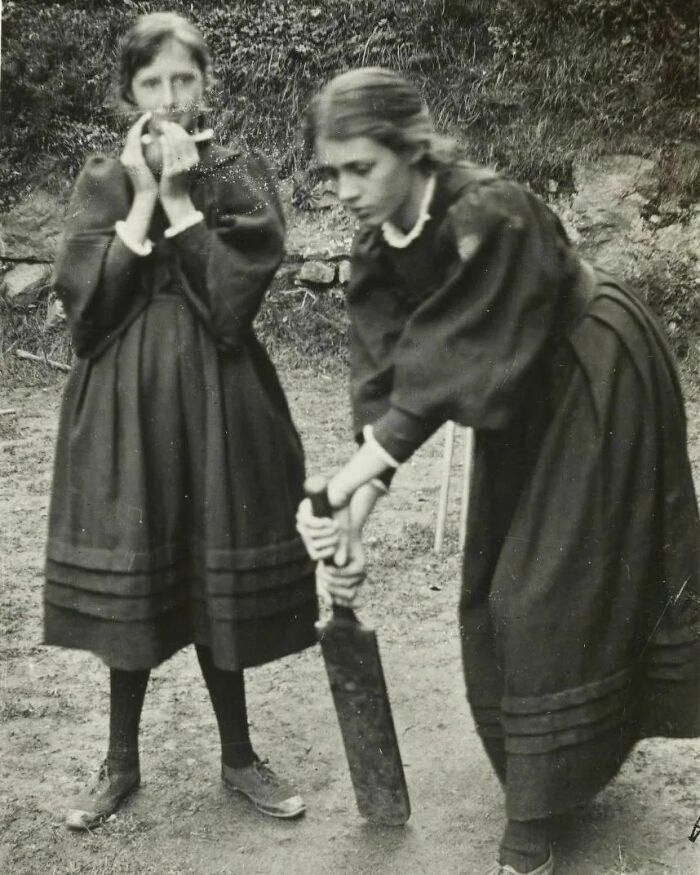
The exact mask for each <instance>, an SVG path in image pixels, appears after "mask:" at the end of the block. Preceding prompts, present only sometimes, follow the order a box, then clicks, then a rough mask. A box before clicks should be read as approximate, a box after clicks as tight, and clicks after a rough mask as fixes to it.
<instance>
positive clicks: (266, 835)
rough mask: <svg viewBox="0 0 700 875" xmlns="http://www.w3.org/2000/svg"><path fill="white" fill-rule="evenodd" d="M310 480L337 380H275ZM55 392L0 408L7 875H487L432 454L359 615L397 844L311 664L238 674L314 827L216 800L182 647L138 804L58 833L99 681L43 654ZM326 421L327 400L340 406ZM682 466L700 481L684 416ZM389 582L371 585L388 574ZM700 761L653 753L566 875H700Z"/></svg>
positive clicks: (157, 694)
mask: <svg viewBox="0 0 700 875" xmlns="http://www.w3.org/2000/svg"><path fill="white" fill-rule="evenodd" d="M285 382H286V384H287V387H288V395H289V400H290V403H291V406H292V409H293V411H294V415H295V418H296V420H297V423H298V425H299V427H300V429H301V431H302V435H303V438H304V442H305V444H306V446H307V448H313V456H314V465H313V467H314V469H315V470H319V469H320V470H322V471H323V470H325V471H330V470H332V468H333V466H334V465H335V464H336V463H337V462H339V461H340V460H341V459H342V458H343V456H344V455H345V454H346V452H347V450H348V448H349V446H350V442H349V435H348V433H347V431H346V430H345V427H344V423H346V422H347V416H346V411H345V410H344V409H343V410H340V411H339V410H337V409H335V408H334V407H333V406H332V405H331V404H330V403H329V399H338V398H343V397H344V395H345V387H344V385H342V381H341V380H340V379H338V378H334V377H322V376H318V375H315V374H312V373H311V372H299V371H296V372H294V373H291V374H287V375H286V380H285ZM59 395H60V387H58V386H56V387H51V388H49V389H44V390H36V389H32V390H22V389H20V390H15V391H12V392H9V393H8V392H3V393H0V396H1V397H0V408H8V407H11V408H15V409H16V411H17V413H16V415H14V414H4V415H2V416H0V612H1V616H2V640H1V643H0V648H1V661H0V671H1V672H2V674H1V675H0V690H1V693H2V715H3V719H2V725H1V727H0V739H1V745H2V748H1V749H2V758H1V760H0V794H1V795H0V873H12V875H24V873H26V875H78V873H85V875H107V873H117V875H156V873H157V875H239V873H240V875H254V873H255V875H276V873H289V875H301V873H308V872H313V871H317V872H323V873H325V872H329V873H387V875H399V873H402V875H403V873H409V875H413V873H415V875H419V873H430V875H480V873H482V872H483V871H485V870H486V869H487V868H488V864H489V863H490V861H491V859H492V857H493V854H494V851H495V848H496V843H497V840H498V837H499V835H500V831H501V828H502V816H503V815H502V800H501V794H500V790H499V787H498V785H497V782H496V780H495V778H494V777H493V775H492V774H491V771H490V768H489V766H488V764H487V761H486V758H485V756H484V754H483V753H482V750H481V747H480V744H479V742H478V739H477V737H476V735H475V732H474V727H473V724H472V721H471V718H470V717H469V714H468V710H467V706H466V702H465V698H464V693H463V688H462V679H461V669H460V663H459V649H458V639H457V631H456V605H457V598H458V581H459V561H458V555H457V550H456V536H455V532H456V525H457V523H456V498H457V496H456V493H457V491H458V490H457V489H455V490H454V493H455V494H454V496H453V498H454V501H453V505H452V516H451V521H450V533H451V534H450V540H449V542H448V545H447V546H448V549H447V551H446V553H445V554H443V555H442V556H440V557H436V556H434V555H433V554H432V553H431V552H430V545H431V541H432V530H433V524H434V513H435V507H436V499H437V483H438V477H439V462H440V454H441V446H440V443H439V442H437V441H434V442H433V443H432V444H430V445H428V446H426V447H424V448H423V449H422V450H421V452H420V453H419V454H417V456H416V457H415V459H414V460H413V461H412V463H411V464H410V465H408V466H406V469H405V470H403V471H401V472H400V474H399V476H398V477H397V479H396V482H395V487H394V489H393V491H392V495H391V496H390V497H389V498H388V499H386V500H385V505H384V508H383V511H382V513H380V514H378V516H377V518H376V520H375V521H374V523H373V528H372V529H371V531H370V532H369V540H370V544H371V548H370V554H371V555H370V558H371V559H372V560H373V564H374V567H375V568H376V569H377V573H376V577H375V579H374V580H373V581H372V582H371V584H370V585H368V587H367V588H366V595H365V602H364V606H363V609H362V615H363V617H364V618H365V619H366V620H367V621H368V622H370V623H375V624H376V625H377V626H378V627H379V628H380V634H381V646H382V652H383V656H384V662H385V669H386V674H387V681H388V684H389V687H390V690H391V694H392V701H393V706H394V712H395V720H396V724H397V731H398V733H399V736H400V741H401V745H402V752H403V757H404V760H405V764H406V772H407V778H408V782H409V787H410V791H411V800H412V805H413V812H414V813H413V816H412V818H411V821H410V823H409V825H408V826H407V827H406V828H404V829H396V830H388V829H377V828H371V827H369V826H367V825H366V824H365V823H364V822H363V821H362V820H361V819H360V818H359V816H358V815H357V814H356V811H355V807H354V799H353V796H352V789H351V786H350V783H349V779H348V775H347V771H346V766H345V761H344V757H343V752H342V747H341V741H340V735H339V732H338V728H337V724H336V722H335V715H334V712H333V710H332V705H331V701H330V697H329V694H328V689H327V683H326V679H325V674H324V670H323V665H322V662H321V658H320V655H319V653H318V652H317V651H316V650H312V651H308V652H306V653H304V654H301V655H298V656H295V657H292V658H289V659H287V660H284V661H282V662H280V663H277V664H273V665H271V666H266V667H263V668H260V669H255V670H252V671H250V672H249V673H248V690H249V704H250V717H251V722H252V733H253V741H254V744H255V746H256V749H257V750H258V752H259V753H260V754H261V755H263V756H267V757H269V758H270V761H271V763H272V764H273V765H274V766H275V768H277V769H278V770H279V771H281V772H283V773H284V774H286V775H289V776H291V777H293V778H294V780H295V781H296V782H297V783H298V785H299V787H300V788H301V789H302V791H303V793H304V795H305V797H306V799H307V802H308V805H309V810H308V812H307V815H306V817H305V818H304V819H303V820H301V821H299V822H294V823H284V822H276V821H269V820H267V819H265V818H263V817H262V816H259V815H257V814H256V813H255V812H254V811H252V810H251V809H250V808H249V807H248V805H247V804H246V803H245V802H244V801H241V800H240V799H238V798H233V797H231V796H229V795H227V794H226V793H225V791H224V790H223V789H222V787H221V785H220V781H219V778H218V752H217V743H218V740H217V733H216V729H215V724H214V719H213V715H212V712H211V709H210V706H209V703H208V699H207V696H206V692H205V689H204V686H203V683H202V681H201V678H200V677H199V672H198V668H197V665H196V660H195V658H194V654H193V652H192V650H191V649H190V648H188V649H187V650H186V651H184V652H181V653H180V654H178V655H177V656H176V657H175V658H174V659H172V660H171V661H170V662H168V663H166V664H165V665H164V666H162V667H161V668H159V669H158V670H157V671H156V672H155V673H154V675H153V677H152V681H151V686H150V689H149V694H148V696H147V699H146V706H145V711H144V717H143V732H142V739H143V740H142V771H143V782H144V783H143V787H142V790H141V791H140V792H139V793H138V794H137V796H136V797H135V798H134V800H133V802H131V803H130V804H129V805H128V806H127V807H126V808H125V810H124V812H123V813H122V814H120V815H119V817H118V818H117V819H116V820H115V821H114V822H112V823H109V824H108V825H107V826H106V827H105V828H103V829H101V830H99V831H96V832H95V833H94V834H92V835H75V834H72V833H69V832H67V831H65V830H64V829H63V827H62V825H61V819H62V810H63V807H64V802H65V799H66V798H67V797H68V796H69V795H70V794H72V793H73V791H75V790H76V789H77V788H79V787H80V786H81V785H82V783H83V782H84V781H85V780H86V779H87V778H88V776H89V774H90V773H91V772H93V771H94V769H95V768H96V767H97V765H98V764H99V761H100V759H101V757H102V755H103V751H104V747H105V742H106V732H107V725H106V714H107V670H106V669H105V668H104V667H103V666H102V665H101V664H99V663H98V662H97V661H96V660H95V659H94V658H93V657H91V656H90V655H89V654H81V653H77V652H68V651H59V650H53V649H52V650H49V649H48V648H44V647H42V646H40V644H39V642H40V640H41V585H42V561H43V540H44V532H45V525H46V511H47V495H48V489H49V483H50V475H51V459H52V451H53V438H54V434H55V428H56V416H57V410H58V402H59ZM333 403H334V404H335V403H336V402H335V401H334V402H333ZM692 412H693V424H694V425H693V429H692V441H693V444H692V446H693V455H694V461H695V464H696V470H697V469H698V468H700V440H699V435H698V430H699V429H698V420H699V416H700V410H699V409H698V405H697V404H696V405H694V406H693V408H692ZM380 569H381V571H380ZM699 765H700V745H698V744H697V743H695V742H685V741H680V742H666V741H664V742H658V741H656V742H645V743H644V744H642V745H640V746H639V748H638V749H637V750H636V751H635V753H634V754H633V755H632V756H631V757H630V759H629V761H628V763H627V764H626V766H625V768H624V769H623V772H622V773H621V775H620V776H619V778H618V780H617V781H615V782H614V784H613V785H612V786H611V787H610V788H608V789H607V790H606V791H605V792H604V793H603V794H601V796H600V797H599V798H598V799H597V800H596V801H595V802H594V803H593V804H592V805H591V806H590V807H589V808H587V809H585V810H581V811H579V812H578V813H577V815H576V816H572V817H571V818H570V819H569V820H567V821H566V822H565V823H563V824H562V825H561V833H560V836H559V839H558V842H557V853H558V855H559V858H560V859H562V860H565V862H563V863H562V865H561V866H560V867H559V868H558V870H557V871H558V873H559V875H665V873H666V875H668V873H676V875H696V873H698V872H699V871H700V841H698V842H697V843H696V844H691V842H689V841H688V836H689V833H690V831H691V828H692V826H693V824H694V823H695V820H696V819H697V818H698V816H700V800H699V798H698V793H697V775H698V766H699Z"/></svg>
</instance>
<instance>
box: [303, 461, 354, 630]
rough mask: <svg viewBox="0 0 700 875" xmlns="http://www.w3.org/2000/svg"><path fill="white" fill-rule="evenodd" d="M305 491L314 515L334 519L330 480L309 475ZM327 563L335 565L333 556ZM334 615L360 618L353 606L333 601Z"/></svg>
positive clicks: (337, 618) (338, 617) (352, 619)
mask: <svg viewBox="0 0 700 875" xmlns="http://www.w3.org/2000/svg"><path fill="white" fill-rule="evenodd" d="M304 492H305V493H306V497H307V498H308V499H309V500H310V501H311V510H312V511H313V514H314V516H318V517H328V518H329V519H333V508H332V507H331V503H330V501H329V500H328V481H327V480H326V478H325V477H322V476H321V475H320V474H315V475H313V476H312V477H308V478H307V479H306V482H305V483H304ZM323 561H324V563H325V564H326V565H333V557H332V556H329V557H328V559H324V560H323ZM333 617H334V618H335V619H336V620H345V621H347V622H350V623H357V622H358V619H357V617H356V616H355V612H354V611H353V609H352V608H348V607H345V606H344V605H337V604H335V602H334V603H333Z"/></svg>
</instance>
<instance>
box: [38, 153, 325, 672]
mask: <svg viewBox="0 0 700 875" xmlns="http://www.w3.org/2000/svg"><path fill="white" fill-rule="evenodd" d="M200 159H201V160H200V165H199V166H198V167H197V169H196V170H195V172H194V178H193V183H192V189H191V196H192V200H193V202H194V205H195V207H196V208H197V209H198V210H200V211H201V212H202V213H203V215H204V221H203V222H200V223H199V224H196V225H193V226H191V227H190V228H188V229H186V230H184V231H181V233H179V234H177V235H175V236H172V237H170V238H168V237H165V236H164V230H165V229H166V228H167V225H168V222H167V220H166V218H165V215H164V214H163V213H162V210H161V209H160V207H158V208H157V212H156V214H155V215H154V219H153V223H152V227H151V230H150V233H149V237H150V239H151V240H152V241H153V243H154V247H153V251H152V253H151V254H150V255H148V256H146V257H143V256H139V255H137V254H135V253H134V252H132V251H131V249H129V248H128V247H127V246H126V245H125V244H124V243H123V242H122V240H121V239H120V237H119V236H118V235H116V234H115V222H117V221H118V220H121V219H124V218H126V215H127V213H128V211H129V208H130V204H131V199H132V194H131V189H130V185H129V182H128V179H127V176H126V174H125V172H124V170H123V168H122V166H121V164H120V163H119V161H118V160H116V159H112V158H101V157H96V158H93V159H91V160H89V161H88V163H87V165H86V167H85V168H84V169H83V171H82V174H81V176H80V177H79V179H78V181H77V185H76V189H75V194H74V197H73V202H72V205H71V207H70V211H69V215H68V220H67V222H68V225H67V230H66V234H65V237H64V240H63V244H62V247H61V250H60V254H59V257H58V261H57V265H56V272H55V283H56V287H57V290H58V293H59V295H60V296H61V298H62V300H63V301H64V303H65V307H66V311H67V315H68V320H69V324H70V326H71V330H72V336H73V341H74V347H75V351H76V353H77V355H78V357H79V358H78V361H77V362H76V364H75V366H74V368H73V370H72V373H71V374H70V377H69V379H68V383H67V385H66V388H65V394H64V399H63V406H62V412H61V418H60V424H59V431H58V439H57V446H56V457H55V471H54V481H53V492H52V500H51V510H50V515H49V537H48V545H47V559H46V586H45V641H46V643H48V644H55V645H60V646H66V647H77V648H83V649H88V650H92V651H94V652H95V653H96V654H98V655H99V656H100V657H102V658H103V660H104V661H105V662H106V663H107V664H108V665H110V666H111V667H116V668H122V669H128V670H135V669H143V668H149V667H152V666H156V665H158V664H159V663H160V662H162V661H163V660H164V659H166V658H168V657H169V656H171V655H172V654H173V653H174V652H175V651H176V650H178V649H179V648H181V647H183V646H185V645H187V644H189V643H191V642H193V641H194V642H197V643H200V644H204V645H207V646H209V647H210V648H211V649H212V652H213V656H214V660H215V661H216V663H217V664H218V665H219V666H220V667H222V668H226V669H239V668H242V667H245V666H250V665H255V664H259V663H263V662H266V661H269V660H272V659H276V658H278V657H280V656H284V655H286V654H289V653H292V652H295V651H298V650H300V649H302V648H304V647H306V646H309V645H310V644H312V643H314V641H315V634H314V626H313V623H314V620H315V619H316V615H317V606H316V597H315V590H314V580H313V567H312V565H311V564H310V562H309V560H308V557H307V555H306V552H305V550H304V547H303V544H302V543H301V541H300V539H299V537H298V536H297V534H296V531H295V524H294V518H295V511H296V507H297V504H298V502H299V500H300V498H301V497H302V484H303V473H304V471H303V468H304V464H303V454H302V447H301V444H300V441H299V438H298V435H297V433H296V431H295V428H294V426H293V423H292V420H291V417H290V414H289V410H288V407H287V403H286V400H285V397H284V394H283V391H282V388H281V386H280V384H279V381H278V379H277V375H276V373H275V370H274V367H273V366H272V364H271V362H270V360H269V359H268V357H267V354H266V353H265V351H264V349H263V348H262V347H261V345H260V344H259V342H258V341H257V339H256V337H255V334H254V331H253V328H252V322H253V319H254V317H255V315H256V313H257V310H258V308H259V306H260V303H261V300H262V298H263V296H264V294H265V291H266V289H267V287H268V285H269V282H270V280H271V278H272V276H273V274H274V272H275V270H276V268H277V266H278V264H279V262H280V260H281V258H282V254H283V245H284V220H283V216H282V211H281V207H280V204H279V201H278V198H277V194H276V190H275V187H274V182H273V180H272V176H271V174H270V171H269V168H268V166H267V164H266V162H265V161H264V159H263V158H262V157H261V156H256V155H252V156H246V155H243V154H241V153H238V152H235V151H232V150H225V149H222V148H220V147H218V146H214V145H207V146H205V147H203V149H202V151H201V155H200Z"/></svg>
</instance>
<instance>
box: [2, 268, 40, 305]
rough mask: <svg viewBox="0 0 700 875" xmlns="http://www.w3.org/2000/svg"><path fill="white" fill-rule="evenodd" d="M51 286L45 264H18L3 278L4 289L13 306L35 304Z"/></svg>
mask: <svg viewBox="0 0 700 875" xmlns="http://www.w3.org/2000/svg"><path fill="white" fill-rule="evenodd" d="M48 288H49V271H48V270H47V269H46V265H45V264H18V265H17V267H13V268H12V270H9V271H8V272H7V273H6V274H5V275H4V276H3V278H2V289H3V292H4V294H5V297H6V298H7V300H8V301H9V302H10V303H11V304H12V306H13V307H28V306H30V305H31V304H35V303H36V302H37V301H38V300H39V299H40V298H41V297H42V295H43V294H44V292H46V291H48Z"/></svg>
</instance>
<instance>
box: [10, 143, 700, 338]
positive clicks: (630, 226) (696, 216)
mask: <svg viewBox="0 0 700 875" xmlns="http://www.w3.org/2000/svg"><path fill="white" fill-rule="evenodd" d="M659 166H660V165H659V161H654V160H651V159H645V158H640V157H638V156H635V155H609V156H604V157H603V158H598V159H596V160H595V161H592V162H590V163H588V164H582V165H580V166H578V167H577V168H576V169H575V174H574V180H575V191H574V193H573V194H568V195H565V196H559V195H557V193H556V191H555V189H556V185H554V184H553V185H552V189H553V190H552V192H550V203H551V206H552V207H553V209H554V210H555V211H556V212H557V214H558V215H559V217H560V218H561V220H562V222H563V224H564V226H565V227H566V229H567V231H568V233H569V235H570V236H571V238H572V239H573V240H574V241H575V242H576V243H577V244H578V245H579V247H580V249H581V251H582V252H583V254H584V255H586V256H587V257H588V258H589V259H590V260H592V261H594V262H595V263H597V264H599V265H601V266H602V267H606V268H608V269H611V270H612V271H613V272H614V273H616V274H617V275H619V276H621V277H622V278H624V279H628V280H632V281H635V280H637V279H639V277H643V276H644V274H645V272H646V271H647V270H648V269H649V265H650V264H651V263H652V262H654V261H658V260H659V259H662V260H664V262H665V263H666V264H671V265H673V264H677V265H679V266H680V267H681V268H682V270H683V275H684V276H689V277H691V288H690V289H689V290H687V294H690V295H693V296H694V297H695V299H696V301H697V303H698V304H699V305H700V201H697V202H694V203H690V204H689V203H687V201H686V202H682V201H680V200H679V199H674V198H673V197H671V196H669V195H668V194H666V193H664V191H663V190H662V186H661V184H660V181H659V172H658V170H659ZM291 194H292V193H291V183H289V182H287V183H283V184H282V199H283V202H284V204H285V211H286V214H287V222H288V237H287V255H286V258H285V261H284V263H283V265H282V267H281V269H280V271H279V273H278V276H277V278H276V288H280V289H283V290H284V289H285V288H286V289H289V288H295V289H300V290H303V289H305V288H306V289H308V290H309V291H314V292H318V291H319V290H321V291H322V290H324V289H326V290H330V289H333V288H336V289H337V288H338V287H342V286H343V285H345V284H346V283H347V281H348V278H349V261H348V259H349V253H350V246H351V242H352V236H353V233H354V227H353V224H352V222H351V220H350V219H349V218H348V217H347V216H346V215H345V214H344V213H343V212H342V211H341V210H339V209H338V208H337V207H334V206H331V205H330V203H329V199H328V197H327V193H325V192H323V193H321V194H322V196H321V197H319V198H318V199H316V204H317V205H319V206H320V208H319V209H306V210H300V209H298V208H296V207H295V206H293V205H292V197H291ZM309 203H310V204H311V205H312V206H313V205H314V199H313V198H311V199H310V201H309ZM65 213H66V202H65V198H63V199H61V198H58V197H54V196H52V195H50V194H49V193H48V192H46V191H43V190H37V191H35V192H34V193H33V194H32V195H31V197H30V198H28V199H27V200H25V201H24V202H22V203H20V204H18V205H16V206H15V207H14V208H13V209H12V210H11V211H10V212H8V213H7V214H6V215H5V216H4V217H2V218H0V271H2V276H0V295H1V296H3V297H4V299H5V301H6V303H7V304H8V305H9V306H10V308H12V309H17V308H20V309H21V308H32V307H36V306H37V305H38V304H39V303H40V302H46V299H48V302H47V305H46V320H47V323H48V326H51V325H55V324H56V323H57V322H58V321H60V319H61V308H60V305H58V304H57V303H56V302H55V300H54V298H53V296H52V291H51V279H50V278H51V264H52V262H53V260H54V257H55V254H56V248H57V245H58V241H59V239H60V235H61V231H62V228H63V223H64V217H65Z"/></svg>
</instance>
